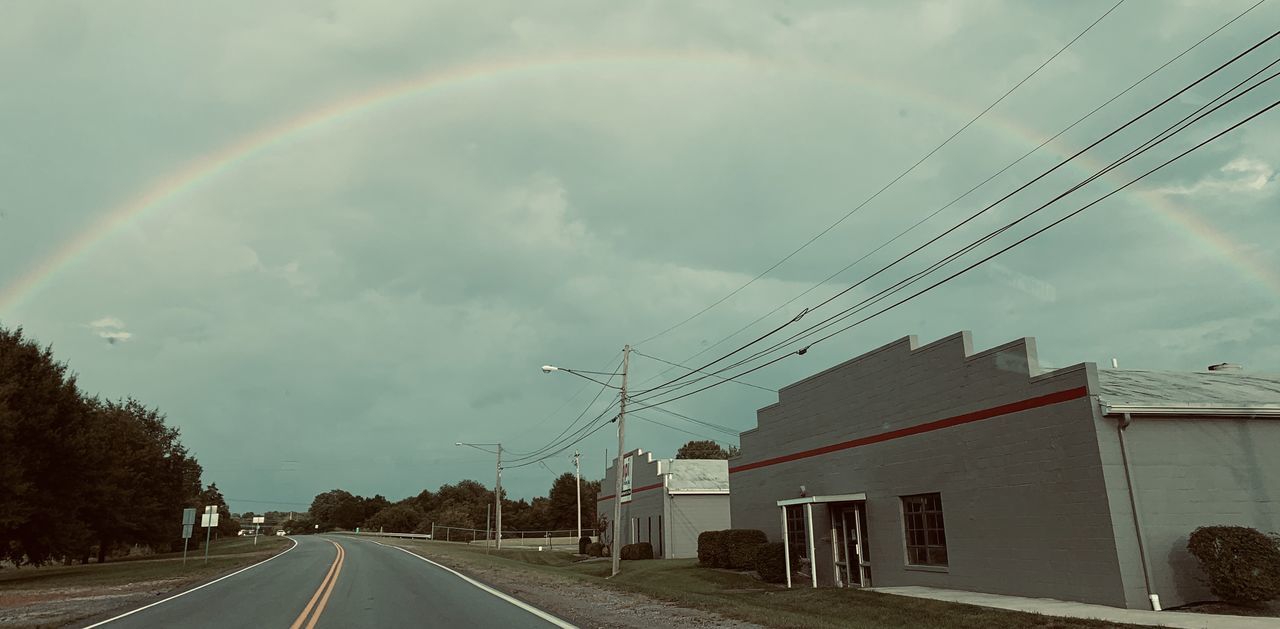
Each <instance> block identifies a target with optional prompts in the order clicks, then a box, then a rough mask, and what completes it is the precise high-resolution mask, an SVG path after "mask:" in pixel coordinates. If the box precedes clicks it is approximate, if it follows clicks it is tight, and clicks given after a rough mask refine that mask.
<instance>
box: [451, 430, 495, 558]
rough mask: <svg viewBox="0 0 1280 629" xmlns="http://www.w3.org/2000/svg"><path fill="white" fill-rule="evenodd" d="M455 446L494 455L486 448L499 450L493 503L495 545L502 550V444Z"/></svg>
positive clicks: (461, 444)
mask: <svg viewBox="0 0 1280 629" xmlns="http://www.w3.org/2000/svg"><path fill="white" fill-rule="evenodd" d="M453 445H455V446H467V447H469V448H475V449H477V450H479V451H481V452H488V453H489V454H494V452H493V451H492V450H486V449H485V448H492V447H497V448H498V452H497V455H498V478H497V480H496V481H494V484H493V502H494V508H493V510H494V513H495V514H496V515H495V516H494V529H495V533H494V535H493V545H494V547H496V548H502V444H501V443H463V442H461V441H456V442H454V444H453Z"/></svg>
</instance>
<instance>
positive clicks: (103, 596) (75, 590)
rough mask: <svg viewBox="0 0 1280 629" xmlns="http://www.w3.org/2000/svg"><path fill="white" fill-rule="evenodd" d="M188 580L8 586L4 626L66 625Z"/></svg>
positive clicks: (1, 603)
mask: <svg viewBox="0 0 1280 629" xmlns="http://www.w3.org/2000/svg"><path fill="white" fill-rule="evenodd" d="M187 581H188V580H187V579H160V580H157V581H144V582H141V583H130V584H127V585H91V586H70V587H62V588H40V589H31V590H8V591H5V592H2V593H0V627H4V628H5V629H13V628H18V627H21V628H23V629H27V628H35V627H63V626H66V625H68V624H71V623H74V622H76V621H77V620H81V619H84V618H90V617H93V616H97V615H99V614H104V613H106V612H109V611H112V610H117V609H121V608H125V607H134V606H138V605H144V604H146V603H149V602H151V601H154V600H158V599H159V597H161V596H163V595H165V594H167V593H169V592H171V591H173V590H174V589H176V588H179V587H181V586H183V585H184V584H185V583H186V582H187Z"/></svg>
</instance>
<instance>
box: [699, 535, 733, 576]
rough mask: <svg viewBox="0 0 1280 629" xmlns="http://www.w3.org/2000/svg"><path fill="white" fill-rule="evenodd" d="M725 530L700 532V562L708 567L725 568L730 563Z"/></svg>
mask: <svg viewBox="0 0 1280 629" xmlns="http://www.w3.org/2000/svg"><path fill="white" fill-rule="evenodd" d="M725 537H726V534H725V531H703V532H701V533H699V534H698V563H700V564H702V565H704V566H707V567H708V568H723V567H725V566H726V565H727V564H728V563H729V551H728V548H727V547H726V545H725Z"/></svg>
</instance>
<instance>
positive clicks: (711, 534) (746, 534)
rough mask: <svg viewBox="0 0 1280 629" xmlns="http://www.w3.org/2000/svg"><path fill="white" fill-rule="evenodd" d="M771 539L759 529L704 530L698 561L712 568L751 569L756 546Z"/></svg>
mask: <svg viewBox="0 0 1280 629" xmlns="http://www.w3.org/2000/svg"><path fill="white" fill-rule="evenodd" d="M767 541H769V538H768V537H767V536H766V535H765V534H764V531H760V530H757V529H726V530H723V531H704V532H703V533H701V534H700V535H698V563H700V564H702V565H704V566H707V567H710V568H730V569H733V570H751V569H752V568H754V567H755V553H756V547H757V546H759V545H760V544H763V543H765V542H767Z"/></svg>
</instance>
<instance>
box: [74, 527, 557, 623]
mask: <svg viewBox="0 0 1280 629" xmlns="http://www.w3.org/2000/svg"><path fill="white" fill-rule="evenodd" d="M292 539H294V540H296V541H297V542H298V545H297V546H295V547H293V548H292V549H290V550H287V551H285V552H284V553H282V554H280V555H276V556H275V557H273V558H272V559H270V560H268V561H267V562H265V563H262V564H260V565H257V566H255V567H252V568H250V569H248V570H245V571H243V572H240V573H238V574H234V575H232V576H230V577H226V578H223V579H222V580H219V581H216V582H214V583H211V584H209V585H206V586H204V587H201V588H198V589H195V590H189V591H188V592H187V593H185V594H181V595H178V596H176V597H174V598H171V599H167V600H164V601H162V602H159V603H157V604H153V605H151V606H149V607H144V608H140V609H139V610H137V611H134V612H133V613H131V614H129V615H126V616H118V617H116V618H114V619H110V620H107V621H105V622H101V623H100V624H96V625H93V624H91V625H89V626H91V627H98V626H101V627H104V628H106V629H129V628H143V627H177V626H182V627H184V628H186V629H202V628H205V627H208V628H215V627H216V628H219V629H221V628H223V627H261V628H264V629H265V628H271V627H284V628H289V629H317V628H318V629H340V628H359V627H495V628H501V629H518V628H522V627H538V628H545V627H556V626H560V627H566V626H570V625H568V624H567V623H563V621H560V624H559V625H557V624H556V623H555V622H554V621H555V619H554V618H553V617H550V616H546V615H545V614H543V615H542V616H541V617H540V616H539V615H538V614H542V612H539V611H538V610H535V609H533V608H531V607H527V606H523V607H522V605H523V604H522V603H519V602H516V601H513V600H509V599H505V598H502V597H501V596H499V595H496V594H495V593H493V592H491V591H489V590H487V589H484V588H483V586H480V585H478V584H474V583H472V582H469V581H468V580H466V579H465V578H463V577H461V576H460V575H457V574H454V573H452V572H450V571H448V570H447V569H445V568H442V567H439V566H436V565H434V564H431V563H429V562H427V561H424V560H422V559H421V558H420V557H418V556H416V555H413V554H410V553H408V552H405V551H402V550H400V549H397V548H393V547H390V546H383V545H381V544H378V543H376V542H374V541H372V540H367V539H352V538H347V537H332V538H330V537H323V536H302V537H295V538H292Z"/></svg>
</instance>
